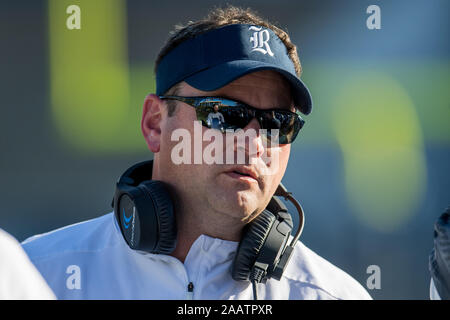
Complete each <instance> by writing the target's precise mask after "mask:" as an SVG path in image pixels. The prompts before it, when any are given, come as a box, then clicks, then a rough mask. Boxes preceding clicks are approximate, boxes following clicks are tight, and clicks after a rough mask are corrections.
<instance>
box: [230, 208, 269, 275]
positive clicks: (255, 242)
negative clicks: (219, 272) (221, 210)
mask: <svg viewBox="0 0 450 320" xmlns="http://www.w3.org/2000/svg"><path fill="white" fill-rule="evenodd" d="M275 221H276V218H275V216H274V215H273V214H272V213H271V212H270V211H268V210H264V211H263V212H261V214H260V215H259V216H258V217H256V218H255V219H254V220H253V221H252V222H250V223H249V224H248V225H247V226H246V227H245V229H244V235H243V237H242V239H241V241H240V243H239V247H238V249H237V252H236V256H235V258H234V263H233V267H232V270H231V276H232V277H233V279H234V280H236V281H245V280H249V276H250V271H251V269H252V267H253V264H254V263H255V261H256V258H257V257H258V254H259V252H260V250H261V248H262V246H263V244H264V242H265V240H266V238H267V235H268V234H269V231H270V228H271V227H272V224H273V223H274V222H275Z"/></svg>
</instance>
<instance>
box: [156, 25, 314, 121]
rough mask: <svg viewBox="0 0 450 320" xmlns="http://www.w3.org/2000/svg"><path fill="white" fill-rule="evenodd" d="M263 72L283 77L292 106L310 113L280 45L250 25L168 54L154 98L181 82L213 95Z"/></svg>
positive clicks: (268, 31)
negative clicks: (248, 75)
mask: <svg viewBox="0 0 450 320" xmlns="http://www.w3.org/2000/svg"><path fill="white" fill-rule="evenodd" d="M262 70H274V71H277V72H279V73H280V74H281V75H283V76H284V77H285V78H286V79H287V80H288V81H289V83H290V85H291V88H292V90H291V93H292V95H293V99H294V104H295V106H296V107H297V108H298V109H299V110H300V111H301V112H302V113H304V114H309V113H310V112H311V109H312V99H311V94H310V93H309V90H308V88H307V87H306V86H305V85H304V84H303V82H302V81H301V80H300V78H299V77H297V75H296V73H295V67H294V63H293V62H292V60H291V59H290V58H289V55H288V53H287V49H286V46H285V45H284V43H283V41H282V40H281V39H280V38H278V36H277V35H276V34H275V33H274V32H273V31H272V30H271V29H268V28H264V27H260V26H254V25H249V24H232V25H227V26H224V27H221V28H218V29H213V30H211V31H208V32H205V33H202V34H200V35H198V36H196V37H194V38H192V39H188V40H185V41H183V42H182V43H180V44H179V45H177V46H176V47H175V48H173V49H172V50H171V51H169V52H168V53H167V54H166V55H165V56H164V57H163V58H162V60H161V61H160V63H159V65H158V68H157V73H156V94H157V95H163V94H165V93H166V92H167V90H169V89H170V88H171V87H172V86H174V85H175V84H177V83H179V82H181V81H185V82H187V83H188V84H189V85H190V86H192V87H194V88H196V89H198V90H202V91H213V90H217V89H219V88H221V87H223V86H225V85H227V84H228V83H230V82H232V81H234V80H236V79H237V78H240V77H242V76H244V75H246V74H249V73H252V72H256V71H262Z"/></svg>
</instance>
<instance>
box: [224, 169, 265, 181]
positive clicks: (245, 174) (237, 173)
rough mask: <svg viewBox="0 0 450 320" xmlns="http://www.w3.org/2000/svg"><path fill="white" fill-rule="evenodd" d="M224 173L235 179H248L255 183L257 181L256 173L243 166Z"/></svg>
mask: <svg viewBox="0 0 450 320" xmlns="http://www.w3.org/2000/svg"><path fill="white" fill-rule="evenodd" d="M225 173H227V174H228V175H229V176H232V177H235V178H248V179H253V180H256V181H258V180H259V178H258V174H257V173H256V171H255V170H254V169H252V168H249V167H245V166H239V167H233V168H231V169H230V170H227V171H226V172H225Z"/></svg>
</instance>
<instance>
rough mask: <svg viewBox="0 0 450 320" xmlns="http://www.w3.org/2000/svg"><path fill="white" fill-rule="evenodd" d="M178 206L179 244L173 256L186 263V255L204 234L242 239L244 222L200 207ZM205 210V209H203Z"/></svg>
mask: <svg viewBox="0 0 450 320" xmlns="http://www.w3.org/2000/svg"><path fill="white" fill-rule="evenodd" d="M180 207H181V206H176V211H175V212H176V214H175V218H176V221H177V246H176V248H175V250H174V251H173V252H172V254H171V256H173V257H175V258H177V259H178V260H180V261H181V262H183V263H184V260H185V259H186V256H187V254H188V252H189V250H190V248H191V246H192V244H193V243H194V241H195V240H196V239H197V238H198V237H199V236H200V235H202V234H204V235H207V236H210V237H213V238H219V239H222V240H229V241H240V239H241V235H242V228H243V225H244V224H243V222H241V221H236V220H233V221H232V220H231V219H224V217H223V215H220V214H217V213H210V212H208V214H202V211H201V210H200V209H197V210H195V209H194V208H192V209H189V208H190V207H189V206H183V208H184V210H183V209H181V208H180ZM203 212H205V211H203Z"/></svg>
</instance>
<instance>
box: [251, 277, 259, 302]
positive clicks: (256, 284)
mask: <svg viewBox="0 0 450 320" xmlns="http://www.w3.org/2000/svg"><path fill="white" fill-rule="evenodd" d="M257 286H258V282H256V280H255V279H253V280H252V287H253V300H255V301H256V300H258V287H257Z"/></svg>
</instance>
